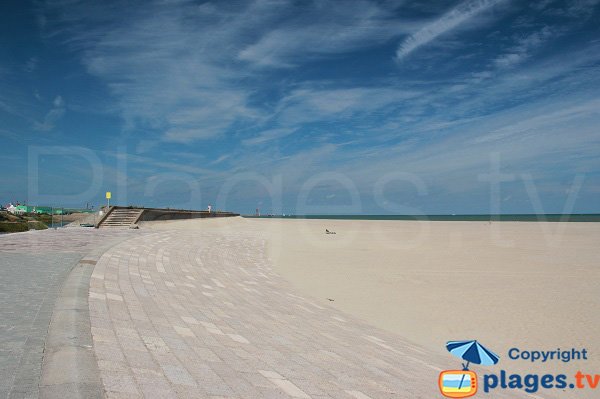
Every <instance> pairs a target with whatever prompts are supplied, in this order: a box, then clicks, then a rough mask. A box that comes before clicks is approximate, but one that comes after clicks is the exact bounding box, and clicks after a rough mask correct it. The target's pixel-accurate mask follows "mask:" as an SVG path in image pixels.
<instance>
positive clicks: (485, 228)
mask: <svg viewBox="0 0 600 399" xmlns="http://www.w3.org/2000/svg"><path fill="white" fill-rule="evenodd" d="M143 228H160V229H163V228H167V229H201V230H204V231H207V230H208V231H210V230H214V231H220V232H227V231H237V232H248V233H255V234H260V235H263V236H264V237H266V238H267V239H268V242H269V251H270V256H271V258H272V260H273V265H274V267H275V270H276V271H277V272H279V273H280V274H281V275H282V276H283V277H285V278H286V279H288V280H289V281H291V282H292V283H293V284H295V285H296V286H297V287H298V288H299V289H301V290H303V291H305V292H306V293H308V294H310V295H312V296H313V297H314V298H316V299H318V300H320V301H322V303H326V304H329V305H331V306H334V307H336V308H338V309H340V310H342V311H344V312H347V313H349V314H352V315H355V316H357V317H359V318H361V319H363V320H365V321H367V322H369V323H371V324H373V325H375V326H377V327H380V328H383V329H386V330H389V331H392V332H395V333H397V334H399V335H401V336H403V337H406V338H408V339H410V340H412V341H414V342H416V343H418V344H420V345H422V346H424V347H426V348H429V349H431V350H434V351H439V352H443V351H444V343H445V342H446V341H448V340H460V339H478V340H480V341H481V342H482V343H484V344H485V345H486V346H488V347H489V348H491V349H492V350H494V351H495V352H496V353H498V354H499V355H500V356H501V357H502V368H503V369H506V370H507V371H511V372H512V371H521V372H536V373H546V372H565V373H571V372H575V371H576V370H582V371H584V372H593V373H599V372H600V338H599V335H598V334H599V332H600V262H599V261H600V224H598V223H529V222H528V223H525V222H496V223H491V224H490V223H488V222H410V221H349V220H290V219H285V220H282V219H242V218H225V219H212V220H195V221H171V222H152V223H146V224H144V225H143ZM326 228H328V229H329V230H334V231H336V232H337V234H336V235H326V234H325V233H324V232H325V229H326ZM327 298H330V299H333V300H334V301H329V300H328V299H327ZM511 347H518V348H520V349H523V350H525V349H528V350H554V349H556V348H561V349H570V348H573V347H574V348H577V349H580V348H586V349H587V350H588V351H589V355H588V356H589V358H590V360H588V361H579V362H571V363H562V362H557V361H553V362H551V363H546V364H540V363H535V364H531V363H529V362H526V361H511V360H508V359H507V352H508V350H509V349H510V348H511ZM458 366H459V364H458V363H457V367H458Z"/></svg>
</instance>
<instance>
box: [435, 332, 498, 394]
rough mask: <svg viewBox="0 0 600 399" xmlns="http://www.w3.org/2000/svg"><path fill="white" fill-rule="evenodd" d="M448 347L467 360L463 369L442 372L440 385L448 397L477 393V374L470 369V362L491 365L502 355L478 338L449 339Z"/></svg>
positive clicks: (455, 354)
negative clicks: (469, 339) (487, 346)
mask: <svg viewBox="0 0 600 399" xmlns="http://www.w3.org/2000/svg"><path fill="white" fill-rule="evenodd" d="M446 349H448V352H450V353H452V354H453V355H454V356H456V357H459V358H461V359H463V360H464V361H466V363H463V364H462V366H463V368H462V370H446V371H442V372H441V373H440V377H439V379H438V385H439V387H440V392H441V393H442V395H444V396H445V397H447V398H468V397H469V396H473V395H475V394H476V393H477V374H475V372H474V371H470V370H469V364H471V363H474V364H482V365H484V366H491V365H493V364H496V363H498V360H500V356H498V355H496V354H495V353H494V352H492V351H490V350H489V349H487V348H485V347H484V346H483V345H481V344H480V343H479V342H477V341H476V340H472V341H449V342H448V343H447V344H446Z"/></svg>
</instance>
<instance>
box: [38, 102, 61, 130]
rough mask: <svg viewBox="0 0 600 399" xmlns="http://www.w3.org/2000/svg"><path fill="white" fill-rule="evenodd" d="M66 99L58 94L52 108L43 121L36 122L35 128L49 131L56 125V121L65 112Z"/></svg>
mask: <svg viewBox="0 0 600 399" xmlns="http://www.w3.org/2000/svg"><path fill="white" fill-rule="evenodd" d="M65 110H66V108H65V100H63V98H62V97H61V96H56V97H55V98H54V101H52V109H51V110H50V111H48V113H47V114H46V116H44V119H43V120H42V121H41V122H35V124H34V128H35V129H36V130H39V131H42V132H48V131H50V130H52V129H54V127H55V126H56V123H57V122H58V121H59V120H60V119H61V118H62V117H63V115H64V114H65Z"/></svg>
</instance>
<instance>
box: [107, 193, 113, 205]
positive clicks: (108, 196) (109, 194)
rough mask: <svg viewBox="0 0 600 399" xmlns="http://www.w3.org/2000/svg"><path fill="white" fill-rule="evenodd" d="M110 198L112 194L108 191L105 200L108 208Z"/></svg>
mask: <svg viewBox="0 0 600 399" xmlns="http://www.w3.org/2000/svg"><path fill="white" fill-rule="evenodd" d="M110 197H112V193H111V192H110V191H107V192H106V200H107V201H108V208H110Z"/></svg>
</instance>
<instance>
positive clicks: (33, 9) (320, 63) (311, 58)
mask: <svg viewBox="0 0 600 399" xmlns="http://www.w3.org/2000/svg"><path fill="white" fill-rule="evenodd" d="M598 3H599V2H598V1H597V0H570V1H551V0H550V1H536V2H524V1H511V0H476V1H385V0H383V1H366V0H355V1H342V0H339V1H324V0H323V1H303V2H299V1H288V0H256V1H220V2H202V1H190V0H163V1H143V2H142V1H140V2H135V1H127V2H126V1H111V2H100V1H99V2H91V1H77V0H57V1H48V2H45V1H36V2H25V1H10V0H9V1H4V2H2V5H1V6H0V21H1V23H0V139H1V140H2V146H0V156H1V158H2V170H3V171H2V175H1V176H0V198H1V199H2V201H3V202H8V201H11V200H13V201H14V200H19V201H24V200H27V201H29V202H31V203H37V204H40V205H43V204H48V205H65V206H82V205H85V203H86V202H88V201H89V202H92V203H94V204H99V203H103V201H104V200H103V197H104V192H105V191H112V192H113V202H116V203H119V204H123V205H125V204H142V205H146V206H171V207H185V208H204V207H205V206H206V205H207V204H209V203H211V204H212V205H213V208H222V209H229V210H234V211H239V212H253V211H254V209H255V208H256V207H259V208H261V210H262V211H263V212H276V213H280V212H285V213H294V212H296V213H382V214H385V213H488V212H494V213H495V212H504V213H531V212H547V213H560V212H563V211H569V212H590V213H591V212H600V201H599V200H600V157H599V156H598V155H599V154H600V132H599V130H598V126H600V24H599V23H598V21H599V18H600V5H599V4H598ZM497 173H500V177H501V179H500V180H501V181H500V182H499V183H498V184H496V183H490V179H489V176H490V175H496V174H497Z"/></svg>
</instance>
